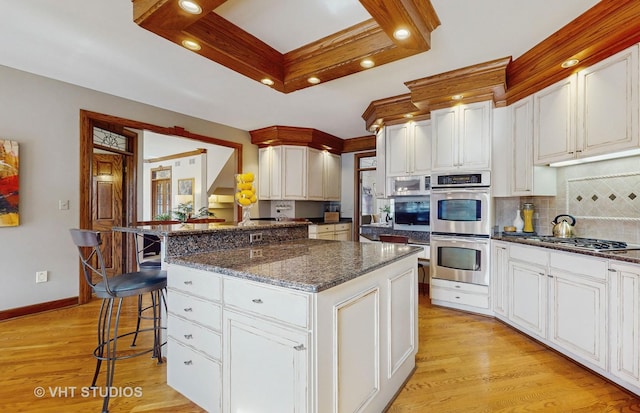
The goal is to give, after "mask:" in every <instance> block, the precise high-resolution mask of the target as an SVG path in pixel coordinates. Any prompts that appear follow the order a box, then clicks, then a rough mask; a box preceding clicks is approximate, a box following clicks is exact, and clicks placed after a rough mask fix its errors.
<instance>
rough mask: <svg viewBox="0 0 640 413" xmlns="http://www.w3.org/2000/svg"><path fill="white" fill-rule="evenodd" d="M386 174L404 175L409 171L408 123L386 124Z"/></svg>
mask: <svg viewBox="0 0 640 413" xmlns="http://www.w3.org/2000/svg"><path fill="white" fill-rule="evenodd" d="M385 129H386V135H387V176H404V175H409V174H410V173H411V165H409V164H408V162H407V151H408V148H409V143H410V142H409V124H408V123H403V124H401V125H392V126H387V127H386V128H385Z"/></svg>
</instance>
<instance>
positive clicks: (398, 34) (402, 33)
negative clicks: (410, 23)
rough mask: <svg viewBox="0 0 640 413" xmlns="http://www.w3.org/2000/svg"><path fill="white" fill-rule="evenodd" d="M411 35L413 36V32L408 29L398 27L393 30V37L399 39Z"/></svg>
mask: <svg viewBox="0 0 640 413" xmlns="http://www.w3.org/2000/svg"><path fill="white" fill-rule="evenodd" d="M409 36H411V33H410V32H409V30H407V29H398V30H396V31H395V32H393V37H395V38H396V39H398V40H404V39H406V38H408V37H409Z"/></svg>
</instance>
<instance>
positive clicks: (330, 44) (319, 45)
mask: <svg viewBox="0 0 640 413" xmlns="http://www.w3.org/2000/svg"><path fill="white" fill-rule="evenodd" d="M132 2H133V20H134V21H135V23H136V24H138V25H139V26H140V27H143V28H144V29H147V30H149V31H151V32H152V33H155V34H157V35H158V36H161V37H164V38H165V39H167V40H169V41H171V42H174V43H176V44H178V45H180V46H181V45H182V41H183V40H192V41H196V42H198V43H199V44H200V46H201V49H200V50H199V51H197V52H196V53H198V54H200V55H202V56H204V57H206V58H208V59H210V60H212V61H215V62H217V63H219V64H221V65H223V66H226V67H227V68H229V69H231V70H234V71H236V72H238V73H240V74H242V75H245V76H247V77H249V78H251V79H254V80H256V81H258V82H260V81H262V80H263V79H265V78H266V79H270V80H272V81H273V82H274V84H273V85H272V86H271V87H272V88H274V89H276V90H278V91H280V92H283V93H289V92H293V91H296V90H300V89H304V88H306V87H310V86H313V85H312V84H311V83H309V82H308V81H307V79H308V78H309V77H312V76H315V77H318V78H319V79H320V80H321V82H327V81H329V80H333V79H337V78H340V77H344V76H348V75H351V74H353V73H357V72H360V71H362V70H366V69H364V68H362V67H361V66H360V62H361V61H362V60H363V59H365V58H369V59H371V60H373V61H374V62H375V65H376V66H380V65H383V64H386V63H390V62H394V61H396V60H399V59H403V58H405V57H409V56H413V55H415V54H417V53H422V52H425V51H427V50H429V49H430V48H431V32H432V31H433V30H435V28H437V27H438V26H439V25H440V20H439V19H438V16H437V14H436V12H435V10H434V8H433V6H432V5H431V3H430V1H429V0H360V3H361V4H362V5H363V6H364V8H365V9H366V10H367V11H368V12H369V13H370V14H371V15H372V17H373V19H370V20H366V21H364V22H361V23H359V24H356V25H354V26H352V27H349V28H346V29H344V30H342V31H339V32H337V33H335V34H332V35H330V36H327V37H325V38H323V39H319V40H317V41H315V42H312V43H310V44H308V45H305V46H302V47H300V48H298V49H296V50H293V51H290V52H287V53H285V54H282V53H280V52H278V51H277V50H275V49H274V48H272V47H271V46H269V45H268V44H266V43H264V42H263V41H262V40H260V39H258V38H256V37H254V36H252V35H251V34H249V33H247V32H246V31H244V30H242V29H241V28H239V27H238V26H236V25H234V24H232V23H231V22H229V21H228V20H226V19H224V18H222V17H221V16H219V15H218V14H216V13H215V9H216V8H217V7H218V6H220V5H221V4H223V3H225V2H226V0H198V2H199V5H200V6H201V7H202V10H203V12H202V13H201V14H199V15H191V14H188V13H186V12H185V11H183V10H182V9H181V8H180V7H179V6H178V2H177V1H176V0H132ZM398 27H404V28H407V29H409V30H410V31H411V36H410V37H409V38H408V39H407V40H402V41H400V40H396V39H395V38H394V37H393V35H392V32H393V30H395V29H396V28H398Z"/></svg>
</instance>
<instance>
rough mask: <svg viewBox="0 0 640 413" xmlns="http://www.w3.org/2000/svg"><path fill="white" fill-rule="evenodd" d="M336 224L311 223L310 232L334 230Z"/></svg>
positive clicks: (319, 232)
mask: <svg viewBox="0 0 640 413" xmlns="http://www.w3.org/2000/svg"><path fill="white" fill-rule="evenodd" d="M334 227H335V226H334V224H326V225H309V233H310V234H322V233H324V232H333V231H334Z"/></svg>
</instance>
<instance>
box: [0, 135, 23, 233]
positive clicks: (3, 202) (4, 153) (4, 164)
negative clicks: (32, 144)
mask: <svg viewBox="0 0 640 413" xmlns="http://www.w3.org/2000/svg"><path fill="white" fill-rule="evenodd" d="M18 171H19V159H18V142H16V141H10V140H3V139H0V227H15V226H18V224H19V223H20V216H19V214H18V200H19V180H18Z"/></svg>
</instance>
